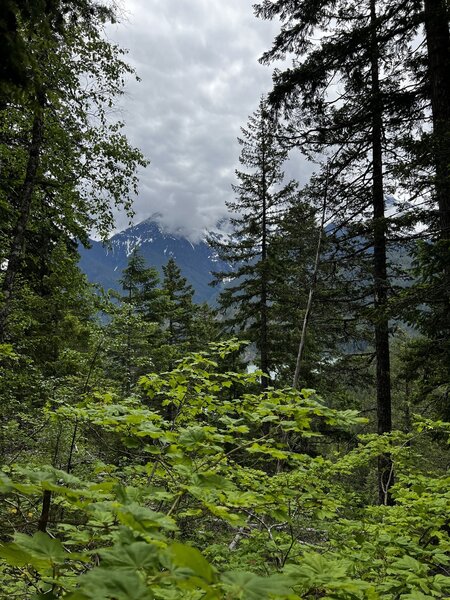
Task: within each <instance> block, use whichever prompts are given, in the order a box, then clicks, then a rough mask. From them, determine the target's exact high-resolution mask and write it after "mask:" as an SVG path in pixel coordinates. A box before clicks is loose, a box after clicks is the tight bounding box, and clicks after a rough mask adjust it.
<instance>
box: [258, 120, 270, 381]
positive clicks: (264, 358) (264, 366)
mask: <svg viewBox="0 0 450 600" xmlns="http://www.w3.org/2000/svg"><path fill="white" fill-rule="evenodd" d="M265 144H266V131H265V126H264V118H263V119H262V182H261V183H262V190H261V191H262V240H261V315H260V316H261V338H260V345H261V348H260V353H261V371H262V372H263V373H264V375H263V376H262V377H261V390H262V391H264V390H266V389H267V387H268V385H269V377H268V375H269V351H268V336H267V326H268V325H267V273H268V269H267V181H266V156H265V153H266V148H265Z"/></svg>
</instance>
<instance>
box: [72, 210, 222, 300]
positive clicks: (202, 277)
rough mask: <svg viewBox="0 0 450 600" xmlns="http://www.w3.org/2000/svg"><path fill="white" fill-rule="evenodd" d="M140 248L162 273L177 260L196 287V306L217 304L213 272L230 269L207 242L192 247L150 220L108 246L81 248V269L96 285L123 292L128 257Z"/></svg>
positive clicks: (133, 228)
mask: <svg viewBox="0 0 450 600" xmlns="http://www.w3.org/2000/svg"><path fill="white" fill-rule="evenodd" d="M136 247H139V251H140V253H141V254H142V256H143V257H144V258H145V260H146V262H147V264H148V266H154V267H156V268H157V269H158V271H159V272H160V273H162V266H163V265H165V264H166V263H167V261H168V260H169V258H170V257H173V258H174V260H175V262H176V263H177V265H178V266H179V267H180V269H181V272H182V274H183V276H184V277H186V279H187V280H188V282H189V283H190V284H191V285H192V286H193V287H194V290H195V295H194V300H195V301H196V302H208V303H210V304H214V301H215V299H216V297H217V294H218V293H219V291H220V289H218V288H212V287H210V286H209V285H208V284H209V282H210V281H211V279H212V277H211V271H214V270H220V269H226V268H227V267H226V265H224V264H223V263H221V262H220V261H219V260H218V259H217V257H216V256H215V254H214V251H213V250H212V249H211V248H210V247H209V246H208V244H206V242H204V241H200V242H197V243H192V242H190V241H189V240H187V239H186V238H183V237H177V236H176V235H174V234H168V233H166V232H164V231H163V229H162V228H161V227H160V226H159V225H158V223H157V222H155V221H154V220H151V219H147V220H145V221H142V222H141V223H138V224H137V225H135V226H133V227H130V228H128V229H125V230H124V231H121V232H120V233H117V234H116V235H114V236H112V237H111V239H110V240H109V242H108V244H107V245H103V244H102V243H101V242H96V241H94V240H91V248H88V249H86V248H82V247H80V248H79V253H80V263H79V264H80V268H81V270H82V271H83V272H84V273H86V275H87V277H88V279H89V281H90V282H92V283H98V284H100V285H101V286H102V287H104V288H105V289H110V288H112V289H117V290H118V289H120V284H119V279H120V278H121V276H122V271H123V269H124V268H125V267H126V266H127V261H128V256H129V255H130V254H131V252H132V251H133V250H134V248H136Z"/></svg>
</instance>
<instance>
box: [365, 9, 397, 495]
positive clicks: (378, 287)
mask: <svg viewBox="0 0 450 600" xmlns="http://www.w3.org/2000/svg"><path fill="white" fill-rule="evenodd" d="M370 23H371V48H370V50H371V55H370V62H371V75H372V81H371V93H372V186H373V187H372V202H373V244H374V247H373V279H374V305H375V353H376V388H377V418H378V434H379V435H383V434H384V433H389V432H390V431H391V430H392V415H391V412H392V409H391V380H390V357H389V321H388V316H387V301H388V278H387V259H386V219H385V214H384V189H383V151H382V133H383V130H382V126H383V122H382V117H383V106H382V101H381V94H380V81H379V49H378V35H377V15H376V0H370ZM392 484H393V471H392V461H391V459H390V457H389V456H387V455H382V456H380V457H379V458H378V497H379V502H380V504H391V503H392V498H391V495H390V492H389V490H390V488H391V486H392Z"/></svg>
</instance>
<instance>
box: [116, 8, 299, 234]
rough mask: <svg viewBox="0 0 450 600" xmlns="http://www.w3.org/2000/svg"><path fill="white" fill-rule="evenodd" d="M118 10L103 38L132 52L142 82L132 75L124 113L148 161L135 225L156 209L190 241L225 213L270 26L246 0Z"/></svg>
mask: <svg viewBox="0 0 450 600" xmlns="http://www.w3.org/2000/svg"><path fill="white" fill-rule="evenodd" d="M123 9H124V12H125V14H126V19H125V21H124V22H123V23H122V24H121V25H118V26H116V27H114V28H112V29H111V30H110V31H109V32H108V35H109V37H110V39H112V40H113V41H117V43H118V44H119V45H121V46H122V47H126V48H128V49H129V55H128V59H129V62H130V63H131V64H132V65H133V66H134V67H135V68H136V71H137V73H138V75H139V76H140V78H141V80H142V81H141V82H140V83H136V82H134V81H133V80H130V81H129V84H128V86H127V92H126V94H125V96H124V98H123V100H122V102H121V107H120V110H121V113H122V114H121V116H122V118H123V119H124V120H125V122H126V123H127V127H126V132H127V135H128V137H129V139H130V141H131V143H133V144H134V145H137V146H139V147H140V148H141V150H142V151H143V152H144V154H145V155H146V156H147V157H148V158H149V159H150V160H151V165H150V166H149V167H148V168H147V169H146V170H145V171H144V172H142V173H141V186H140V193H139V197H138V198H137V199H136V202H135V210H136V218H135V221H136V222H137V221H140V220H142V219H145V218H147V217H148V216H150V215H152V214H153V213H156V212H159V213H161V214H162V222H163V224H164V225H165V226H166V227H167V228H169V229H170V230H177V229H178V230H180V229H181V230H182V231H183V232H185V233H186V234H188V235H190V237H191V238H192V239H195V238H196V237H198V236H199V235H200V234H201V232H202V230H203V229H204V228H207V227H212V226H214V224H215V223H216V222H217V220H218V219H220V218H221V217H222V216H223V215H224V214H226V208H225V201H226V200H227V199H231V198H232V195H233V192H232V190H231V184H232V183H233V182H234V169H235V168H236V167H237V166H238V157H239V145H238V143H237V140H236V137H237V136H238V135H239V133H240V126H243V125H245V123H246V121H247V118H248V116H249V115H250V114H252V113H253V111H254V110H255V109H256V108H257V105H258V100H259V98H260V96H261V94H263V93H265V92H267V91H268V90H269V89H270V86H271V69H270V68H267V67H263V66H261V65H260V64H259V63H258V62H257V60H258V57H259V56H260V55H261V54H262V52H263V51H264V50H266V49H267V48H268V47H269V46H270V44H271V42H272V39H273V37H274V34H275V33H276V31H277V25H276V24H273V23H265V22H262V21H259V20H257V19H256V18H255V17H254V16H253V12H252V0H226V1H224V0H189V1H188V0H126V1H125V2H124V4H123ZM289 170H291V169H289ZM126 225H128V223H127V222H126V220H125V218H124V217H123V215H118V216H117V226H118V227H119V228H120V227H124V226H126Z"/></svg>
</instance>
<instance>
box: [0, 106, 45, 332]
mask: <svg viewBox="0 0 450 600" xmlns="http://www.w3.org/2000/svg"><path fill="white" fill-rule="evenodd" d="M43 104H44V99H43V97H40V98H39V103H38V105H37V106H36V112H35V115H34V119H33V127H32V133H31V141H30V146H29V149H28V162H27V169H26V173H25V179H24V182H23V184H22V187H21V190H20V196H19V209H18V212H19V214H18V217H17V222H16V225H15V227H14V230H13V234H12V241H11V246H10V250H9V256H8V266H7V267H6V272H5V277H4V280H3V284H2V295H3V298H2V306H1V308H0V341H1V340H4V339H5V334H6V325H7V319H8V315H9V311H10V308H11V300H12V298H13V294H14V284H15V281H16V277H17V274H18V272H19V270H20V267H21V264H22V259H23V254H24V249H25V233H26V229H27V226H28V222H29V219H30V213H31V205H32V201H33V193H34V189H35V187H36V178H37V173H38V169H39V162H40V152H41V149H42V141H43V134H44V121H43V114H42V108H43Z"/></svg>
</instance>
